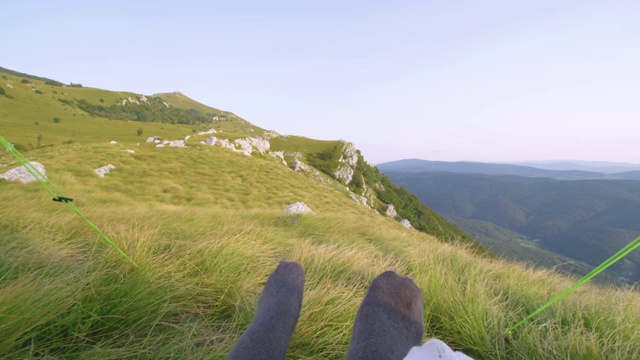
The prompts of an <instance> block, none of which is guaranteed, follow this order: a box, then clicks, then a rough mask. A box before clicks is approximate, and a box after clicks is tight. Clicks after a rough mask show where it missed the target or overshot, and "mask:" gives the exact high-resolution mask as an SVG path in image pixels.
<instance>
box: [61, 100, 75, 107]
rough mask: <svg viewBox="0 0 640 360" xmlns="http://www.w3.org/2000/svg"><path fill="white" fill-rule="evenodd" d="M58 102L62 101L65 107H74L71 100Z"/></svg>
mask: <svg viewBox="0 0 640 360" xmlns="http://www.w3.org/2000/svg"><path fill="white" fill-rule="evenodd" d="M58 101H60V102H61V103H63V104H65V105H70V106H73V101H71V100H67V99H58Z"/></svg>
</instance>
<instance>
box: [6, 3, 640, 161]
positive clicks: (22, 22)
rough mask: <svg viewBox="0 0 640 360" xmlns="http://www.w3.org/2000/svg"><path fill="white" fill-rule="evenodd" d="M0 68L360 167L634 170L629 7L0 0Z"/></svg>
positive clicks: (634, 42) (638, 46) (634, 21)
mask: <svg viewBox="0 0 640 360" xmlns="http://www.w3.org/2000/svg"><path fill="white" fill-rule="evenodd" d="M0 18H1V19H2V27H1V28H2V30H1V31H0V66H3V67H6V68H10V69H13V70H17V71H21V72H26V73H30V74H33V75H40V76H44V77H49V78H53V79H56V80H59V81H62V82H65V83H69V82H76V83H77V82H79V83H82V84H83V85H85V86H91V87H99V88H105V89H109V90H127V91H134V92H138V93H142V94H153V93H156V92H170V91H181V92H183V93H184V94H186V95H187V96H190V97H192V98H194V99H196V100H198V101H200V102H202V103H205V104H207V105H210V106H213V107H217V108H221V109H224V110H229V111H232V112H234V113H236V114H238V115H240V116H242V117H244V118H246V119H247V120H249V121H250V122H252V123H254V124H256V125H258V126H261V127H263V128H267V129H273V130H276V131H278V132H280V133H283V134H292V135H303V136H307V137H312V138H317V139H345V140H348V141H352V142H354V143H355V144H356V146H357V147H358V148H360V149H361V150H362V152H363V154H364V156H365V158H366V159H367V160H368V161H369V162H371V163H379V162H383V161H390V160H398V159H402V158H422V159H429V160H475V161H496V162H498V161H522V160H543V159H569V158H570V159H578V160H609V161H626V162H636V163H640V145H639V143H638V138H639V134H640V2H639V1H637V0H634V1H589V0H575V1H543V0H537V1H516V0H509V1H507V0H505V1H489V0H488V1H445V0H442V1H426V0H425V1H334V0H329V1H317V2H309V1H289V0H287V1H271V2H267V1H227V2H219V1H191V0H184V1H149V2H147V1H137V2H134V1H119V0H112V1H101V2H94V1H55V0H50V1H14V0H2V1H0Z"/></svg>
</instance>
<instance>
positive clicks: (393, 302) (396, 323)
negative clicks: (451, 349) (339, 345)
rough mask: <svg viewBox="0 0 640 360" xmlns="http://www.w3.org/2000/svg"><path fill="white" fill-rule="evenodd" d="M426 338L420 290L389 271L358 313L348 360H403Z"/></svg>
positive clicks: (369, 293)
mask: <svg viewBox="0 0 640 360" xmlns="http://www.w3.org/2000/svg"><path fill="white" fill-rule="evenodd" d="M423 335H424V309H423V305H422V292H421V291H420V288H418V286H417V285H416V284H415V283H414V282H413V280H411V279H409V278H406V277H402V276H400V275H398V274H396V273H395V272H393V271H387V272H384V273H382V274H380V275H379V276H378V277H376V278H375V279H374V280H373V282H372V283H371V286H370V287H369V291H368V292H367V295H366V296H365V298H364V300H363V301H362V304H361V305H360V309H358V314H357V315H356V320H355V323H354V325H353V335H352V337H351V344H350V345H349V352H348V354H347V360H355V359H367V360H401V359H403V358H404V357H405V356H406V355H407V353H408V352H409V350H411V348H412V347H413V346H418V345H420V342H421V341H422V337H423Z"/></svg>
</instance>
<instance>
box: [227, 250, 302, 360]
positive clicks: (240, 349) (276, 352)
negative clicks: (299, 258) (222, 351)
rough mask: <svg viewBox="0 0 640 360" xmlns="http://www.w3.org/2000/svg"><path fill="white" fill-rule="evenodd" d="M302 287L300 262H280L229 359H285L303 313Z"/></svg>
mask: <svg viewBox="0 0 640 360" xmlns="http://www.w3.org/2000/svg"><path fill="white" fill-rule="evenodd" d="M303 290H304V270H303V269H302V267H301V266H300V264H298V263H295V262H287V261H282V262H280V264H279V265H278V267H277V268H276V269H275V270H274V271H273V273H271V275H270V276H269V279H268V280H267V283H266V284H265V286H264V290H262V295H260V300H259V301H258V309H257V311H256V315H255V317H254V318H253V321H252V322H251V324H250V325H249V327H248V328H247V330H246V331H245V332H244V334H242V336H241V337H240V340H238V342H237V343H236V345H235V346H234V347H233V350H231V352H230V353H229V356H227V359H230V360H236V359H243V360H244V359H257V360H260V359H263V360H271V359H274V360H275V359H284V358H285V355H286V353H287V347H288V346H289V340H290V339H291V335H292V334H293V330H294V329H295V327H296V323H297V322H298V316H299V315H300V308H301V307H302V293H303Z"/></svg>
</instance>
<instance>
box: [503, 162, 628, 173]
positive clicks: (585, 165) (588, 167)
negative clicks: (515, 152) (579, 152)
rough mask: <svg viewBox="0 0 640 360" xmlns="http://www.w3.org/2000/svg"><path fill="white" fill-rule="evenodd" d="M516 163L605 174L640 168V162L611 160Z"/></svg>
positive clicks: (550, 168)
mask: <svg viewBox="0 0 640 360" xmlns="http://www.w3.org/2000/svg"><path fill="white" fill-rule="evenodd" d="M514 164H515V165H522V166H530V167H535V168H539V169H547V170H582V171H593V172H600V173H604V174H613V173H621V172H628V171H638V170H640V164H632V163H622V162H610V161H580V160H547V161H526V162H521V163H514Z"/></svg>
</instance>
